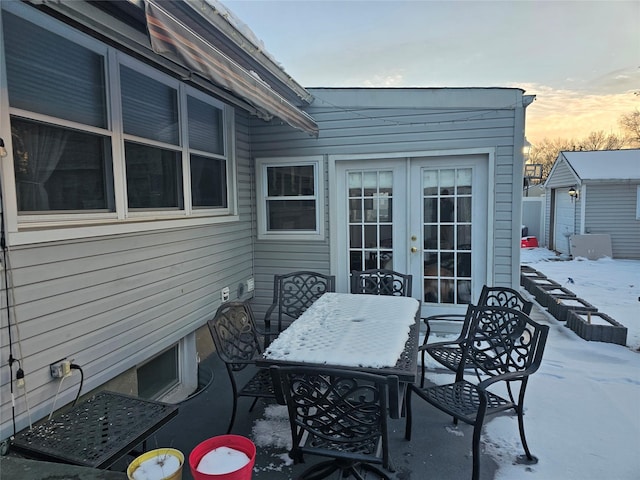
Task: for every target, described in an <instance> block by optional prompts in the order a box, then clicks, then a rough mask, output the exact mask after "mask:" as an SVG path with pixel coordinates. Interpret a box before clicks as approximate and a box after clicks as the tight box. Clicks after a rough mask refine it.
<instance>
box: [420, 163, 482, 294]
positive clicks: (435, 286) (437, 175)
mask: <svg viewBox="0 0 640 480" xmlns="http://www.w3.org/2000/svg"><path fill="white" fill-rule="evenodd" d="M472 173H473V172H472V169H470V168H462V169H456V168H444V169H437V168H436V169H424V170H423V173H422V181H423V184H422V191H423V196H424V197H423V202H422V204H423V208H424V211H423V233H424V239H423V241H424V301H425V302H429V303H452V304H465V303H469V302H470V296H471V295H470V292H471V276H472V272H471V270H472V252H471V231H472V228H471V227H472V212H471V205H472V198H471V181H472Z"/></svg>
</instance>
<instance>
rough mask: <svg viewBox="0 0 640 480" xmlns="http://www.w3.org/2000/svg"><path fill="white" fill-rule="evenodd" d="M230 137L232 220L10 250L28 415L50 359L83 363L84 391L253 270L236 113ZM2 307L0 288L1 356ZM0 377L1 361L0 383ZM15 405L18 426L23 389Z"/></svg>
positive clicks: (45, 398)
mask: <svg viewBox="0 0 640 480" xmlns="http://www.w3.org/2000/svg"><path fill="white" fill-rule="evenodd" d="M236 136H237V150H236V154H237V180H238V182H237V183H238V189H239V191H238V208H239V216H240V221H234V222H227V223H219V224H215V225H209V226H199V227H190V228H174V229H167V230H162V231H156V232H151V233H139V234H127V235H114V236H105V237H99V238H91V239H86V240H74V241H59V242H51V243H42V244H33V245H29V246H21V247H15V248H11V249H10V252H9V260H10V267H11V268H10V271H9V273H10V278H11V281H12V282H13V285H14V289H13V294H14V297H13V298H14V301H15V310H14V312H12V322H13V323H14V324H15V323H17V324H18V325H19V337H20V339H21V342H20V344H18V343H17V342H16V341H17V338H18V335H17V331H14V332H13V341H14V356H20V357H21V359H22V368H23V369H24V371H25V373H26V383H27V388H28V400H29V407H30V410H31V416H32V418H33V420H34V421H35V420H37V419H39V418H41V417H43V416H46V415H48V414H49V410H50V409H51V407H52V402H53V398H54V397H55V395H56V390H57V388H58V382H57V381H52V379H51V378H50V374H49V364H50V363H52V362H54V361H56V360H58V359H60V358H63V357H67V358H69V359H73V360H74V362H75V363H76V364H78V365H80V366H81V367H82V369H83V371H84V376H85V381H84V386H83V392H87V391H90V390H91V389H93V388H96V387H98V386H100V385H102V384H103V383H105V382H107V381H108V380H110V379H112V378H114V377H115V376H116V375H118V374H120V373H122V372H124V371H126V370H128V369H130V368H132V367H135V366H136V365H137V364H140V363H143V362H144V361H145V360H147V359H149V358H151V357H153V356H154V355H156V354H157V353H159V352H161V351H162V350H164V349H165V348H167V347H169V346H171V345H173V344H175V343H176V342H178V341H179V340H180V339H181V338H182V337H184V336H185V335H187V334H189V333H191V332H193V331H195V330H196V329H197V328H198V327H200V326H202V325H203V324H204V323H205V322H206V321H207V320H208V319H209V318H210V317H211V316H212V315H213V314H214V313H215V310H216V309H217V307H218V306H219V304H220V299H221V295H220V291H221V289H222V288H223V287H226V286H228V287H230V290H231V299H235V298H237V297H238V292H239V290H238V286H239V285H240V284H241V283H242V284H243V286H244V285H245V284H246V281H247V279H248V278H250V277H252V276H253V256H252V229H253V222H252V216H253V205H254V199H253V194H252V192H251V188H252V186H253V183H252V175H253V166H252V164H251V162H250V159H249V146H248V145H249V144H248V119H247V116H246V115H245V114H244V113H242V112H236ZM245 295H246V293H245ZM5 306H6V302H5V297H4V295H3V296H2V308H3V310H2V311H3V314H2V318H3V322H2V326H1V330H0V335H1V338H2V349H1V352H0V355H2V358H4V359H7V358H8V357H9V351H8V345H7V337H8V335H7V333H8V332H7V328H6V325H7V321H6V318H5V315H6V309H5ZM14 330H15V329H14ZM18 348H20V352H18V350H17V349H18ZM16 368H17V366H16V367H15V368H14V374H15V369H16ZM76 377H77V376H74V377H72V378H71V379H67V380H66V381H65V385H64V386H63V387H64V388H63V389H62V391H61V392H60V396H59V398H58V400H57V403H56V406H58V407H60V406H62V405H64V404H66V403H69V402H70V401H72V400H73V398H74V396H75V394H76V392H77V388H78V384H77V382H78V379H77V378H76ZM8 380H9V369H8V368H3V369H2V377H1V382H0V384H1V385H0V388H2V391H3V392H8V391H9V385H8ZM1 409H2V410H1V413H2V420H3V424H2V438H4V437H6V436H7V435H9V434H10V433H11V431H12V426H11V423H10V422H11V398H10V397H9V395H3V396H2V406H1ZM16 414H17V417H18V421H17V428H18V430H20V429H21V428H24V427H25V426H26V425H27V419H26V416H25V403H24V398H23V397H18V398H17V399H16Z"/></svg>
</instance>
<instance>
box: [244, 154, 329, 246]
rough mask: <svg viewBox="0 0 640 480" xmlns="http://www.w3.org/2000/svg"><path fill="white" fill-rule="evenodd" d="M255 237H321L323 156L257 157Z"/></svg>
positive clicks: (307, 238)
mask: <svg viewBox="0 0 640 480" xmlns="http://www.w3.org/2000/svg"><path fill="white" fill-rule="evenodd" d="M256 171H257V175H256V177H257V181H256V187H257V188H256V192H257V198H258V238H259V239H261V240H269V239H274V240H275V239H278V240H323V239H324V165H323V158H322V156H312V157H296V158H259V159H257V160H256Z"/></svg>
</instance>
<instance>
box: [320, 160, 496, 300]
mask: <svg viewBox="0 0 640 480" xmlns="http://www.w3.org/2000/svg"><path fill="white" fill-rule="evenodd" d="M461 155H485V156H486V157H487V159H488V165H487V179H488V186H489V188H488V191H487V226H488V228H487V232H486V279H485V281H484V283H487V284H490V283H491V280H490V279H492V278H493V272H494V269H493V265H494V258H493V251H494V248H493V247H494V235H493V230H494V228H493V227H494V223H495V219H494V211H495V208H494V199H495V191H494V190H495V189H494V188H493V187H492V186H493V184H494V182H495V161H496V151H495V148H477V149H460V150H434V151H417V152H394V153H369V154H344V155H343V154H340V155H328V156H327V159H328V183H329V184H328V190H329V195H328V204H329V205H328V211H329V212H330V214H329V232H330V235H329V245H330V268H331V272H332V273H333V274H335V275H336V288H337V291H339V292H348V291H349V279H348V275H347V276H346V277H345V275H344V261H345V259H344V254H343V253H342V251H341V249H342V248H343V247H344V245H343V244H341V243H340V241H341V238H344V232H343V233H342V237H341V234H340V229H344V225H345V224H346V218H347V212H345V211H343V210H344V209H343V208H342V206H341V205H340V202H339V199H338V183H337V182H339V181H342V179H340V178H337V166H336V163H337V162H347V161H361V160H368V161H375V160H380V161H383V160H385V159H387V160H401V159H405V160H406V165H407V167H408V165H409V162H410V159H412V158H416V157H420V158H425V157H443V156H444V157H448V156H461ZM406 175H407V179H406V180H405V181H406V182H407V185H408V184H409V183H408V182H409V178H408V177H409V176H410V169H409V168H406ZM407 205H408V203H407ZM408 210H409V209H406V216H407V218H406V219H404V221H405V222H407V223H406V224H407V225H408V220H409V219H408V216H409V211H408Z"/></svg>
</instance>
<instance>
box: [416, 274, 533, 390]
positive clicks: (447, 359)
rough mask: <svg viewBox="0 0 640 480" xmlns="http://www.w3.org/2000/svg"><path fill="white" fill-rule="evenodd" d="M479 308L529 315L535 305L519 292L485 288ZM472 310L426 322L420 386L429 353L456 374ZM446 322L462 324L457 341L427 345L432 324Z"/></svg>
mask: <svg viewBox="0 0 640 480" xmlns="http://www.w3.org/2000/svg"><path fill="white" fill-rule="evenodd" d="M478 305H479V306H497V307H508V308H513V309H516V310H520V311H521V312H523V313H525V314H527V315H529V313H531V308H532V307H533V303H532V302H529V301H527V300H525V298H524V297H523V296H522V295H520V293H519V292H517V291H516V290H514V289H512V288H508V287H488V286H486V285H485V286H483V287H482V292H481V293H480V298H479V299H478ZM469 314H470V310H469V309H467V313H466V314H465V315H458V314H444V315H433V316H430V317H427V318H425V319H423V320H424V322H425V323H426V325H427V333H426V335H425V337H424V341H423V343H422V347H421V348H420V355H421V359H422V377H421V380H420V386H424V373H425V358H426V357H425V353H428V354H429V355H430V356H431V357H433V358H434V359H435V360H436V361H437V362H438V363H440V364H441V365H444V366H445V367H447V368H448V369H449V370H451V371H453V372H455V371H456V370H457V369H458V365H459V364H460V359H461V358H462V343H463V342H464V339H465V337H466V336H467V333H468V330H469V325H470V322H471V318H470V316H469ZM438 321H446V322H462V325H461V329H460V334H459V335H458V337H457V338H456V339H455V340H451V341H447V342H437V343H431V344H427V342H428V341H429V334H430V332H431V328H430V323H431V322H438Z"/></svg>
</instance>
